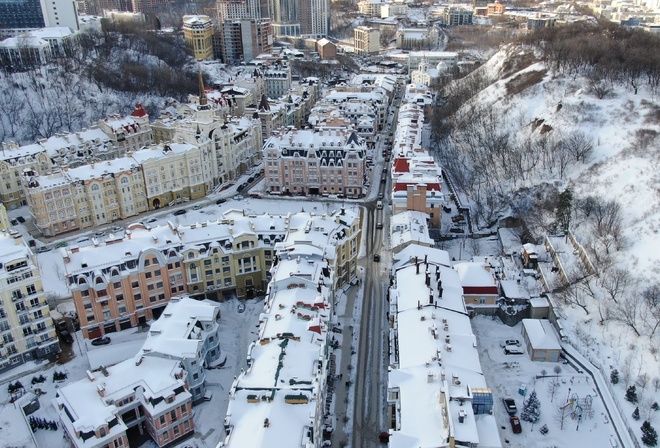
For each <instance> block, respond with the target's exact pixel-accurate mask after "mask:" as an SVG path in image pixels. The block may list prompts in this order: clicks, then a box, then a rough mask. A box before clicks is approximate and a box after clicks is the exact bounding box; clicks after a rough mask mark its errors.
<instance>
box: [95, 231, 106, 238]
mask: <svg viewBox="0 0 660 448" xmlns="http://www.w3.org/2000/svg"><path fill="white" fill-rule="evenodd" d="M104 236H105V232H103V231H101V232H96V233H95V234H94V238H103V237H104Z"/></svg>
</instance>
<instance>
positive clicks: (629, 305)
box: [612, 291, 642, 336]
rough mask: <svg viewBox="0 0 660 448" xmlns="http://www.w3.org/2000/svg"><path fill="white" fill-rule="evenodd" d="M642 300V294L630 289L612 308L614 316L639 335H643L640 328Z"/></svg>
mask: <svg viewBox="0 0 660 448" xmlns="http://www.w3.org/2000/svg"><path fill="white" fill-rule="evenodd" d="M641 302H642V299H641V296H640V295H639V294H637V293H636V292H635V291H630V292H629V293H627V294H626V295H624V296H621V297H620V298H619V301H618V302H617V303H616V304H615V306H614V307H613V309H612V318H613V319H614V320H617V321H619V322H621V323H623V324H625V325H627V326H628V327H630V329H631V330H632V331H634V332H635V334H636V335H637V336H641V334H640V332H639V329H638V327H639V319H640V310H641Z"/></svg>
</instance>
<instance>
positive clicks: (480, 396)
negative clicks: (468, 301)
mask: <svg viewBox="0 0 660 448" xmlns="http://www.w3.org/2000/svg"><path fill="white" fill-rule="evenodd" d="M392 278H393V284H392V287H391V288H390V292H389V297H390V309H389V322H390V330H389V344H390V346H389V374H388V385H387V391H388V392H387V421H388V422H389V434H390V439H389V446H390V447H393V448H397V447H405V446H411V443H412V444H414V445H415V446H436V447H454V446H471V447H479V446H483V447H501V446H502V445H501V442H500V439H499V434H498V430H497V422H496V421H495V416H494V415H493V404H494V403H493V394H492V392H491V390H490V389H489V388H488V385H487V384H486V381H485V379H484V375H483V372H482V370H481V363H480V361H479V353H478V348H477V341H476V337H475V336H474V334H473V333H472V327H471V323H470V316H469V313H468V311H467V309H466V306H465V303H464V301H463V288H462V285H461V281H460V278H459V275H458V272H456V270H454V269H452V268H451V262H450V259H449V254H448V253H447V252H446V251H442V250H439V249H433V248H429V247H426V248H424V247H423V246H417V245H416V244H415V243H413V244H411V245H409V246H407V247H406V248H404V249H403V250H401V251H400V252H398V253H395V255H394V264H393V268H392Z"/></svg>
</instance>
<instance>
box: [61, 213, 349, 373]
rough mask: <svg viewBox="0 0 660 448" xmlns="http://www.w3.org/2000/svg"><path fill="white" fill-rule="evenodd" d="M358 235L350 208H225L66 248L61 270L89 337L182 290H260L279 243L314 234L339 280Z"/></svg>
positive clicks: (154, 313)
mask: <svg viewBox="0 0 660 448" xmlns="http://www.w3.org/2000/svg"><path fill="white" fill-rule="evenodd" d="M360 235H361V233H360V225H359V215H358V214H357V213H355V212H353V211H351V210H342V211H340V212H339V211H338V212H333V213H332V214H330V215H317V214H314V213H302V212H301V213H296V214H294V215H290V216H277V215H269V214H264V215H248V216H246V215H245V214H244V213H243V211H242V210H241V211H238V210H230V211H228V212H226V213H224V214H223V216H222V217H221V219H219V220H217V221H214V222H206V223H201V224H193V225H189V226H174V225H171V226H162V227H156V228H149V227H147V226H144V225H142V224H139V223H136V224H133V225H131V226H129V227H128V229H127V231H126V234H125V235H118V236H117V237H113V238H109V239H106V240H105V241H101V240H97V241H95V244H94V245H90V246H86V247H80V248H78V247H69V248H66V249H64V261H65V263H64V265H65V269H66V274H65V275H66V278H67V280H68V283H69V288H70V289H71V293H72V295H73V299H74V303H75V305H76V311H77V312H78V316H79V318H80V325H81V329H82V332H83V336H84V337H86V338H90V339H91V338H95V337H99V336H101V335H103V334H105V333H109V332H113V331H117V330H119V329H125V328H130V327H133V326H135V325H138V324H139V323H143V322H146V321H147V320H150V319H153V318H157V317H159V316H161V315H162V314H163V312H164V311H163V310H164V309H165V306H166V305H167V303H168V302H169V301H170V299H171V298H172V297H173V296H176V295H179V294H181V293H183V292H186V289H187V292H188V293H189V294H190V295H192V296H195V297H199V298H208V299H214V300H220V299H223V298H224V297H231V296H234V295H235V296H238V297H251V296H253V295H256V294H258V293H260V292H262V291H264V290H266V287H267V284H268V281H269V280H270V277H269V275H270V274H269V270H270V268H271V267H272V266H273V265H274V264H275V246H276V245H278V244H280V245H282V246H284V247H288V246H291V245H293V244H295V243H299V242H302V241H308V240H309V239H310V238H312V237H314V238H315V239H317V240H321V241H323V244H324V246H323V247H326V246H331V247H333V249H332V250H328V251H327V253H326V254H325V258H326V259H327V260H328V263H329V264H330V266H331V267H332V269H333V271H334V272H335V273H336V274H335V278H336V279H337V280H336V281H337V282H338V286H342V285H345V284H346V283H349V282H351V281H353V280H354V279H355V278H356V276H357V255H358V247H359V239H360ZM88 260H94V263H93V264H92V263H90V262H89V261H88ZM208 362H212V361H208Z"/></svg>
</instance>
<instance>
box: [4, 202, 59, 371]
mask: <svg viewBox="0 0 660 448" xmlns="http://www.w3.org/2000/svg"><path fill="white" fill-rule="evenodd" d="M0 215H1V217H0V222H2V223H3V228H2V229H1V231H0V262H1V263H0V266H1V267H0V373H1V372H4V371H6V370H9V369H12V368H14V367H16V366H19V365H21V364H23V363H25V362H27V361H32V360H35V359H40V358H47V357H50V356H53V355H54V354H56V353H58V352H59V351H60V346H59V342H58V339H57V335H56V334H55V327H54V326H53V320H52V319H51V317H50V312H49V309H48V303H47V302H46V296H45V294H44V290H43V285H42V282H41V275H40V272H39V264H38V262H37V258H36V257H35V256H34V254H33V253H32V251H31V250H30V248H29V247H28V246H27V244H25V242H24V241H23V238H22V236H21V234H20V233H18V232H17V231H15V230H12V229H11V228H9V227H8V226H7V224H8V219H7V215H6V211H5V208H4V206H3V205H2V204H0Z"/></svg>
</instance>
